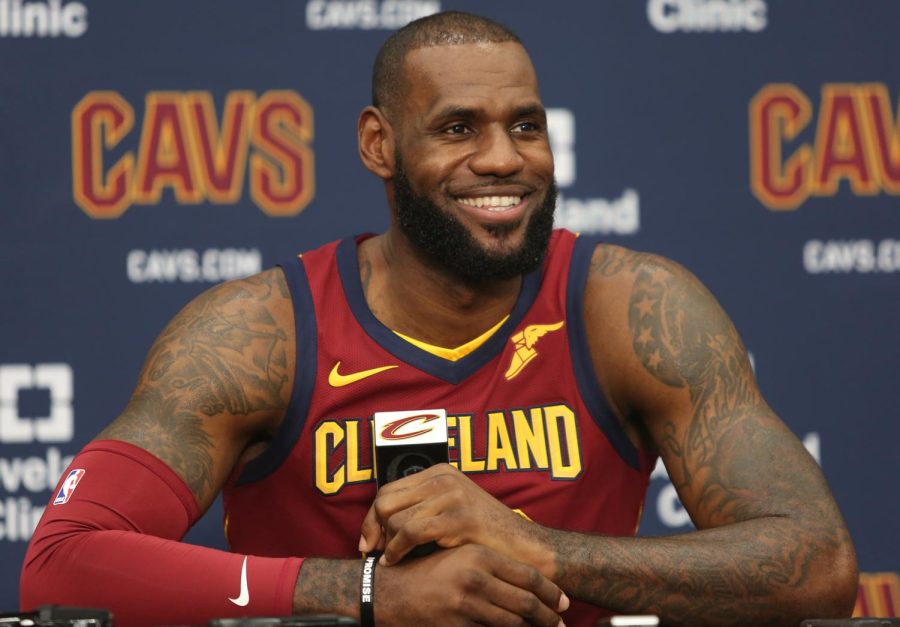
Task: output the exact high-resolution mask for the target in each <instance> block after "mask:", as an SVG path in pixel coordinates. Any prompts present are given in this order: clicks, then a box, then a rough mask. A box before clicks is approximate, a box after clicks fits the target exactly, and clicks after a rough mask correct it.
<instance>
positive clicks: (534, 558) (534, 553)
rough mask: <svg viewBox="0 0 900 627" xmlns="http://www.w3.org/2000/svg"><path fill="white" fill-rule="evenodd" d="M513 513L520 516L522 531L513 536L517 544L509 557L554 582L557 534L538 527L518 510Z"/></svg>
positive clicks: (556, 566)
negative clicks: (527, 565)
mask: <svg viewBox="0 0 900 627" xmlns="http://www.w3.org/2000/svg"><path fill="white" fill-rule="evenodd" d="M515 511H516V512H517V513H519V514H520V515H521V516H522V521H521V525H522V531H521V533H517V534H514V535H513V537H516V538H518V539H519V542H518V543H517V544H518V546H516V548H515V552H514V554H513V555H511V557H514V558H515V559H518V560H519V561H521V562H525V563H526V564H530V565H531V566H533V567H534V568H536V569H537V570H538V572H540V573H541V574H542V575H543V576H544V577H546V578H547V579H549V580H550V581H555V580H556V576H557V574H558V562H557V553H558V546H559V543H558V542H556V541H555V540H554V534H558V533H559V532H558V531H557V530H555V529H550V528H548V527H544V526H543V525H539V524H538V523H536V522H534V521H533V520H531V519H530V518H528V517H527V516H525V515H524V514H522V513H521V512H519V511H518V510H515Z"/></svg>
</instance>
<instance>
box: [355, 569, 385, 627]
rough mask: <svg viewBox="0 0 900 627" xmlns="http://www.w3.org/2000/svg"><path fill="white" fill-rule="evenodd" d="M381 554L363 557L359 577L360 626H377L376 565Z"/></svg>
mask: <svg viewBox="0 0 900 627" xmlns="http://www.w3.org/2000/svg"><path fill="white" fill-rule="evenodd" d="M379 555H380V554H377V553H370V554H369V555H368V556H367V557H365V558H363V562H362V570H361V572H360V579H359V624H360V627H375V567H376V566H377V565H378V557H379Z"/></svg>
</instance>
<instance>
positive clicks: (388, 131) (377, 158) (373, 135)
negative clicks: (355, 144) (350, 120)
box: [356, 106, 395, 181]
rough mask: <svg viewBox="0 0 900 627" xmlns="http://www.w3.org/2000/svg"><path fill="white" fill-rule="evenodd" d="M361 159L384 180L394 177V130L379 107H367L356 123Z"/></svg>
mask: <svg viewBox="0 0 900 627" xmlns="http://www.w3.org/2000/svg"><path fill="white" fill-rule="evenodd" d="M356 135H357V139H358V141H359V158H360V159H362V162H363V165H365V166H366V168H368V169H369V171H370V172H372V173H373V174H375V175H376V176H379V177H381V178H382V179H384V180H386V181H387V180H390V179H391V178H393V176H394V147H395V139H394V128H393V126H391V123H390V122H389V121H388V119H387V117H386V116H385V115H384V113H382V111H381V110H380V109H378V108H377V107H371V106H370V107H366V108H365V109H363V110H362V113H360V114H359V121H358V122H357V123H356Z"/></svg>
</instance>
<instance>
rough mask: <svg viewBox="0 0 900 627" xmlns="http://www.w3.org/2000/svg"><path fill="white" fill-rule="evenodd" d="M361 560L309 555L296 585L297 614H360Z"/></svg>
mask: <svg viewBox="0 0 900 627" xmlns="http://www.w3.org/2000/svg"><path fill="white" fill-rule="evenodd" d="M361 569H362V562H361V561H359V560H331V559H315V558H307V559H305V560H304V561H303V568H301V569H300V576H299V577H298V579H297V585H296V587H295V588H294V614H342V615H345V616H353V617H358V616H359V585H360V584H359V578H360V571H361Z"/></svg>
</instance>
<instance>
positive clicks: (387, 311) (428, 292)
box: [357, 229, 522, 348]
mask: <svg viewBox="0 0 900 627" xmlns="http://www.w3.org/2000/svg"><path fill="white" fill-rule="evenodd" d="M357 255H358V257H359V267H360V276H361V279H362V283H363V290H364V292H365V295H366V301H367V303H368V305H369V308H370V309H371V310H372V313H373V314H374V315H375V317H376V318H378V320H379V321H380V322H381V323H382V324H384V325H385V326H387V327H389V328H391V329H393V330H395V331H399V332H400V333H403V334H404V335H408V336H410V337H412V338H415V339H417V340H420V341H422V342H427V343H428V344H433V345H436V346H443V347H447V348H452V347H455V346H460V345H462V344H465V343H466V342H468V341H469V340H472V339H474V338H476V337H478V336H479V335H481V334H482V333H484V332H485V331H487V330H488V329H490V328H491V327H493V326H494V325H496V324H497V322H499V321H500V320H501V319H502V318H503V317H504V316H506V315H508V314H509V313H510V311H512V308H513V306H514V305H515V302H516V299H517V298H518V295H519V290H520V288H521V285H522V278H521V277H515V278H513V279H509V280H506V281H490V282H485V283H476V284H473V283H468V282H466V281H463V280H462V279H460V278H459V277H456V276H454V275H451V274H449V273H448V272H446V271H445V270H443V269H441V268H438V267H436V266H435V265H434V263H432V262H431V260H430V259H427V258H425V257H424V255H422V254H421V253H420V252H419V251H418V250H416V249H415V247H414V246H413V245H412V244H411V243H410V242H409V241H408V240H407V239H406V238H405V237H403V235H402V234H400V233H398V232H397V231H396V230H395V229H391V230H390V231H388V232H387V233H384V234H382V235H379V236H377V237H373V238H370V239H368V240H366V241H364V242H363V243H362V244H361V245H360V246H359V249H358V251H357Z"/></svg>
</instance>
